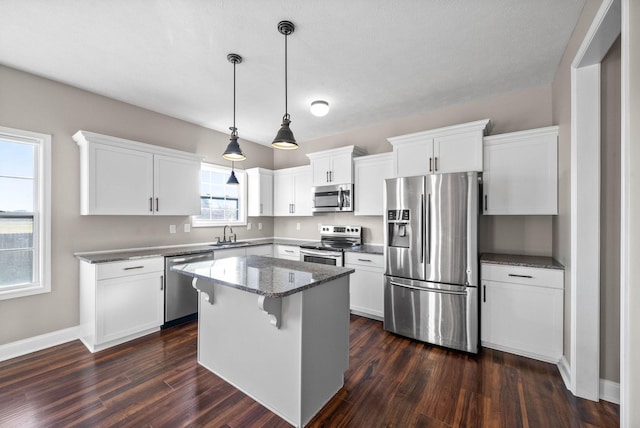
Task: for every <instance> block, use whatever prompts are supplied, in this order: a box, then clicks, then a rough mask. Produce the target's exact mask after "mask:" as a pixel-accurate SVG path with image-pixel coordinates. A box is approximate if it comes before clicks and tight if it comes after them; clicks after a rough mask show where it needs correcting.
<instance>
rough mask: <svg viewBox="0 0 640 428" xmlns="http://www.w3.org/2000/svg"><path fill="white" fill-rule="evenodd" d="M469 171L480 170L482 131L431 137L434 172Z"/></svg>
mask: <svg viewBox="0 0 640 428" xmlns="http://www.w3.org/2000/svg"><path fill="white" fill-rule="evenodd" d="M469 171H478V172H481V171H482V133H480V132H477V131H474V132H464V133H461V134H455V135H447V136H446V137H435V138H434V139H433V172H434V173H436V174H445V173H449V172H469Z"/></svg>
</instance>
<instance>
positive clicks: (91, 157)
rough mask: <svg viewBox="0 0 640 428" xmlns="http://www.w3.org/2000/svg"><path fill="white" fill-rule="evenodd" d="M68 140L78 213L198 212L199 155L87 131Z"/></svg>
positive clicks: (142, 213) (159, 213)
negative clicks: (72, 145) (73, 146)
mask: <svg viewBox="0 0 640 428" xmlns="http://www.w3.org/2000/svg"><path fill="white" fill-rule="evenodd" d="M73 139H74V140H75V141H76V142H77V144H78V146H79V147H80V213H81V214H82V215H192V214H199V213H200V161H201V157H200V156H198V155H195V154H192V153H186V152H182V151H179V150H173V149H167V148H164V147H158V146H153V145H150V144H144V143H140V142H137V141H131V140H125V139H122V138H116V137H110V136H108V135H101V134H96V133H93V132H87V131H78V132H76V133H75V134H74V135H73Z"/></svg>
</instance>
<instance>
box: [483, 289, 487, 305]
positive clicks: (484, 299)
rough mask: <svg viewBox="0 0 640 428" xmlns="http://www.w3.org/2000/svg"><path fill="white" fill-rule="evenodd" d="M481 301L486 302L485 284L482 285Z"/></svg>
mask: <svg viewBox="0 0 640 428" xmlns="http://www.w3.org/2000/svg"><path fill="white" fill-rule="evenodd" d="M482 291H483V293H482V303H487V286H486V285H483V286H482Z"/></svg>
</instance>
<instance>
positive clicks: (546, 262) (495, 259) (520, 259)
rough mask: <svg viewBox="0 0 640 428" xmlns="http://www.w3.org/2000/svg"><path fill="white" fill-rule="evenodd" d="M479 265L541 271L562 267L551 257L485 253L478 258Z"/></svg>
mask: <svg viewBox="0 0 640 428" xmlns="http://www.w3.org/2000/svg"><path fill="white" fill-rule="evenodd" d="M480 262H481V263H491V264H497V265H509V266H525V267H532V268H542V269H560V270H564V266H563V265H562V264H561V263H560V262H558V261H557V260H556V259H554V258H553V257H543V256H521V255H516V254H492V253H485V254H482V256H481V257H480Z"/></svg>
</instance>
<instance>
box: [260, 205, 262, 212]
mask: <svg viewBox="0 0 640 428" xmlns="http://www.w3.org/2000/svg"><path fill="white" fill-rule="evenodd" d="M260 214H262V202H260Z"/></svg>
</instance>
